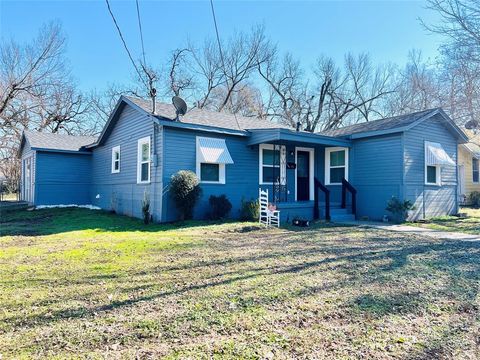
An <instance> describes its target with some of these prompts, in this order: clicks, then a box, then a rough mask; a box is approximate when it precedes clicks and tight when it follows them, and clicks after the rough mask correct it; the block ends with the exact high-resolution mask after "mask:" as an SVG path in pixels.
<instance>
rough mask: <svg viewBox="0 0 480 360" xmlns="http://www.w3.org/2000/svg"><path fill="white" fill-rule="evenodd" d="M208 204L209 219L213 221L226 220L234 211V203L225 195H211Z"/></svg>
mask: <svg viewBox="0 0 480 360" xmlns="http://www.w3.org/2000/svg"><path fill="white" fill-rule="evenodd" d="M208 203H209V204H210V213H209V218H210V219H211V220H220V219H225V218H226V217H227V216H228V214H229V213H230V210H232V203H231V202H230V201H229V200H228V199H227V196H226V195H225V194H223V195H220V196H215V195H210V198H209V199H208Z"/></svg>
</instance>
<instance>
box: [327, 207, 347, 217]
mask: <svg viewBox="0 0 480 360" xmlns="http://www.w3.org/2000/svg"><path fill="white" fill-rule="evenodd" d="M349 213H350V210H349V209H342V208H330V215H347V214H349Z"/></svg>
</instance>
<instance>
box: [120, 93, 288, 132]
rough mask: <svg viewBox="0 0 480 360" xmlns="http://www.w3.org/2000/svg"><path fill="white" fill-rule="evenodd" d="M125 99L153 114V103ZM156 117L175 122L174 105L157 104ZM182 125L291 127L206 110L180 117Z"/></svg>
mask: <svg viewBox="0 0 480 360" xmlns="http://www.w3.org/2000/svg"><path fill="white" fill-rule="evenodd" d="M123 98H125V99H127V100H129V101H131V102H132V103H133V104H135V105H137V106H138V107H140V108H141V109H143V110H144V111H146V112H147V113H151V112H152V102H151V101H149V100H145V99H140V98H136V97H132V96H123ZM155 116H156V117H157V118H159V119H165V120H170V121H175V118H176V112H175V107H174V106H173V105H172V104H166V103H162V102H158V101H157V102H156V105H155ZM180 122H181V123H187V124H196V125H204V126H213V127H217V128H223V129H230V130H250V129H273V128H287V129H291V127H289V126H286V125H283V124H280V123H275V122H272V121H269V120H265V119H260V118H257V117H246V116H241V115H233V114H227V113H224V112H218V111H210V110H205V109H198V108H193V109H191V110H189V111H187V113H186V114H185V115H183V116H181V117H180Z"/></svg>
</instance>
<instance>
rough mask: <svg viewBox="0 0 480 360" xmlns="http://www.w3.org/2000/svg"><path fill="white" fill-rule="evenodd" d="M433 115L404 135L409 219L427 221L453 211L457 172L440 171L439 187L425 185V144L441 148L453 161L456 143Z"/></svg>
mask: <svg viewBox="0 0 480 360" xmlns="http://www.w3.org/2000/svg"><path fill="white" fill-rule="evenodd" d="M442 122H443V120H442V119H441V118H440V117H439V116H438V115H437V116H435V117H432V118H431V119H428V120H426V121H424V122H423V123H421V124H419V125H418V126H416V127H414V128H412V129H411V130H409V131H407V132H406V133H405V135H404V136H405V150H404V151H405V198H406V199H409V200H411V201H413V202H414V203H415V206H416V210H415V211H414V213H413V216H412V219H418V218H423V217H425V218H428V217H433V216H440V215H446V214H453V213H455V212H456V211H457V202H456V189H457V172H456V171H457V170H456V167H455V166H446V167H443V168H442V174H441V177H442V186H429V185H425V152H424V143H425V141H432V142H438V143H440V144H442V146H443V148H444V149H445V151H446V152H447V153H448V155H449V156H450V157H451V158H452V159H453V160H454V161H455V162H456V161H457V140H456V139H455V137H454V136H453V135H452V133H451V132H450V131H449V130H447V128H446V127H445V126H444V125H443V123H442Z"/></svg>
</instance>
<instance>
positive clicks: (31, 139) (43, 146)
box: [21, 130, 97, 152]
mask: <svg viewBox="0 0 480 360" xmlns="http://www.w3.org/2000/svg"><path fill="white" fill-rule="evenodd" d="M23 139H25V140H26V141H28V144H29V145H30V147H31V148H32V149H34V150H55V151H68V152H77V151H81V150H82V148H83V147H84V146H87V145H90V144H92V143H94V142H95V141H96V139H97V138H96V137H94V136H74V135H66V134H57V133H55V134H52V133H43V132H37V131H30V130H25V131H24V132H23V136H22V144H21V148H22V147H23V144H24V140H23Z"/></svg>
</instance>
